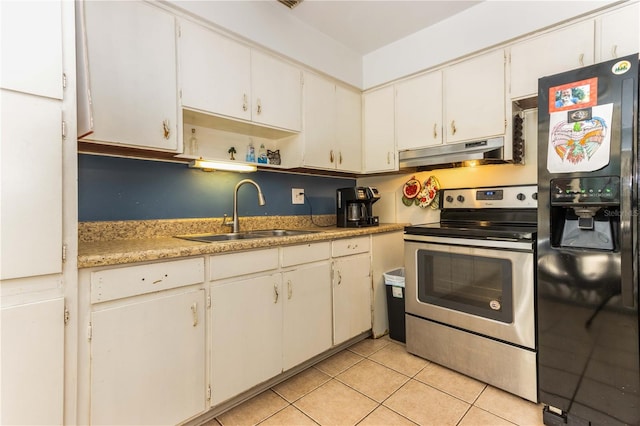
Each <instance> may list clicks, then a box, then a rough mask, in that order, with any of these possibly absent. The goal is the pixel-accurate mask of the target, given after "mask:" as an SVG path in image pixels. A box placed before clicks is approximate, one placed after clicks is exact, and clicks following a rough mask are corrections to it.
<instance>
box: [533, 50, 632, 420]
mask: <svg viewBox="0 0 640 426" xmlns="http://www.w3.org/2000/svg"><path fill="white" fill-rule="evenodd" d="M637 111H638V55H637V54H636V55H631V56H628V57H625V58H619V59H616V60H613V61H609V62H604V63H601V64H596V65H593V66H589V67H586V68H582V69H578V70H575V71H569V72H565V73H562V74H558V75H554V76H549V77H545V78H541V79H540V80H539V90H538V147H539V152H538V167H539V170H538V178H539V191H540V192H539V194H540V195H539V200H538V203H539V211H538V222H539V225H538V249H537V274H538V284H537V306H538V324H537V329H538V336H537V338H538V371H539V391H540V393H539V396H540V401H541V402H543V403H544V404H545V409H544V412H543V418H544V423H545V424H547V425H556V424H564V423H568V424H585V425H588V424H598V425H622V424H630V425H637V424H640V357H639V346H640V341H639V336H638V253H637V248H638V196H637V190H638V185H637V176H638V149H637V147H638V145H637V144H638V113H637Z"/></svg>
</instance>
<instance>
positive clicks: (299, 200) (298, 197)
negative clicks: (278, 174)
mask: <svg viewBox="0 0 640 426" xmlns="http://www.w3.org/2000/svg"><path fill="white" fill-rule="evenodd" d="M291 204H304V189H302V188H291Z"/></svg>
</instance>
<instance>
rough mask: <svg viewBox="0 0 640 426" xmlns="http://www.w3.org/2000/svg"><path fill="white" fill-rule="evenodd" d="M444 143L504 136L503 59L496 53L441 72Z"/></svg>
mask: <svg viewBox="0 0 640 426" xmlns="http://www.w3.org/2000/svg"><path fill="white" fill-rule="evenodd" d="M443 76H444V77H443V79H444V82H443V87H444V89H443V93H444V103H443V105H444V117H445V120H444V134H445V141H446V142H447V143H454V142H464V141H471V140H474V139H478V138H486V137H492V136H499V135H504V132H505V103H506V99H505V83H504V82H505V58H504V52H503V50H496V51H493V52H489V53H485V54H483V55H480V56H476V57H474V58H471V59H468V60H466V61H463V62H459V63H457V64H454V65H451V66H449V67H447V68H445V69H444V71H443Z"/></svg>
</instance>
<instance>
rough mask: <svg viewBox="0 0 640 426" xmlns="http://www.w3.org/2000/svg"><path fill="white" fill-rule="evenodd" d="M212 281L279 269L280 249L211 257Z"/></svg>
mask: <svg viewBox="0 0 640 426" xmlns="http://www.w3.org/2000/svg"><path fill="white" fill-rule="evenodd" d="M209 265H210V267H211V281H213V280H220V279H223V278H230V277H235V276H239V275H246V274H253V273H255V272H263V271H269V270H272V269H277V268H278V249H277V248H272V249H268V250H255V251H247V252H241V253H234V254H224V255H221V256H211V260H210V263H209Z"/></svg>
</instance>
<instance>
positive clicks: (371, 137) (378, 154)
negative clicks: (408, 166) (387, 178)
mask: <svg viewBox="0 0 640 426" xmlns="http://www.w3.org/2000/svg"><path fill="white" fill-rule="evenodd" d="M394 100H395V91H394V87H393V86H387V87H384V88H382V89H377V90H374V91H371V92H367V93H365V94H364V96H363V107H362V108H363V116H364V118H363V120H364V123H363V127H364V134H363V138H364V139H363V143H364V150H363V152H364V171H365V172H384V171H392V170H397V169H398V162H397V159H396V155H395V150H396V141H395V122H394V111H395V107H394Z"/></svg>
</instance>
